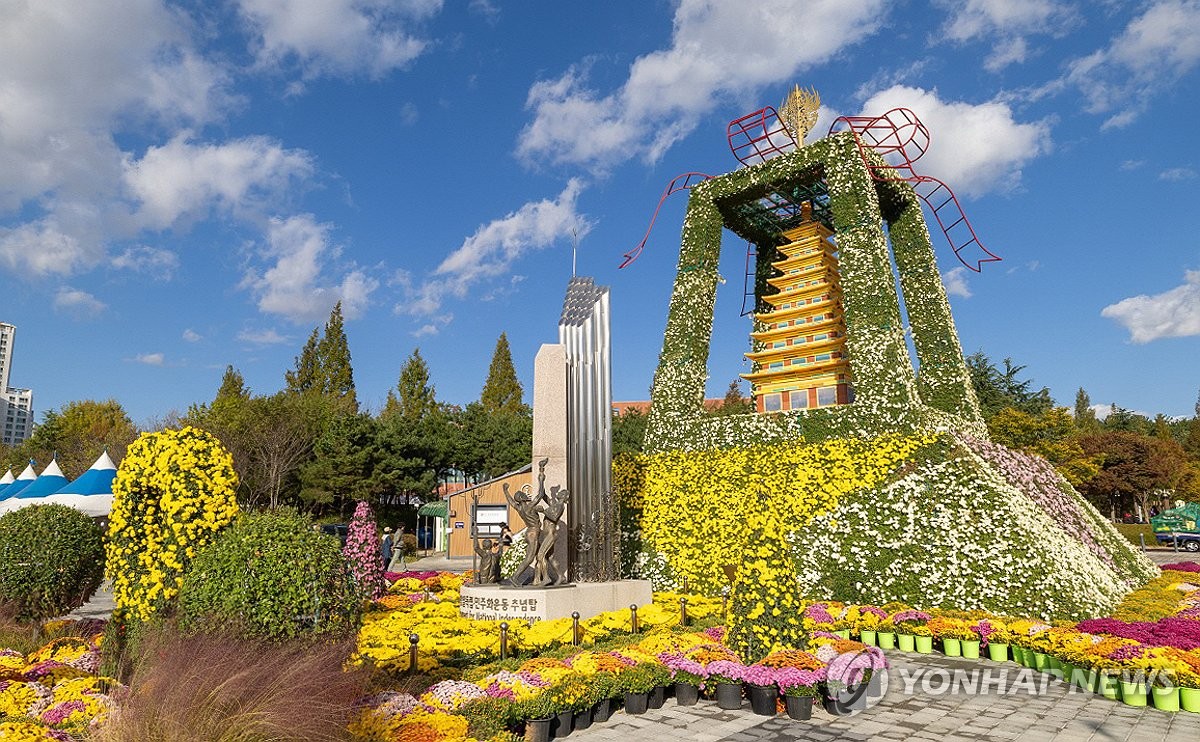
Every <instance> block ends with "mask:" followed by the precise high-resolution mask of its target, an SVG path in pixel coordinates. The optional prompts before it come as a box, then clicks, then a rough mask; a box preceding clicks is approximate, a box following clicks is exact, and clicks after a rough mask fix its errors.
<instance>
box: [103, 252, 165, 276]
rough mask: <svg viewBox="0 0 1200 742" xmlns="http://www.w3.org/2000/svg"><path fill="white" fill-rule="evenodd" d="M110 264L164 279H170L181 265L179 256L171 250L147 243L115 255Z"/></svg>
mask: <svg viewBox="0 0 1200 742" xmlns="http://www.w3.org/2000/svg"><path fill="white" fill-rule="evenodd" d="M109 265H111V266H112V267H114V268H119V269H122V270H131V271H134V272H135V273H145V274H147V275H151V276H154V277H155V278H158V279H160V280H163V281H167V280H170V278H171V276H173V275H174V274H175V270H176V269H177V268H178V267H179V256H178V255H176V254H175V253H173V252H171V251H170V250H163V249H160V248H157V247H149V246H147V245H138V246H137V247H129V248H126V249H125V250H124V251H122V252H121V254H120V255H116V256H114V257H113V258H112V259H111V260H110V261H109Z"/></svg>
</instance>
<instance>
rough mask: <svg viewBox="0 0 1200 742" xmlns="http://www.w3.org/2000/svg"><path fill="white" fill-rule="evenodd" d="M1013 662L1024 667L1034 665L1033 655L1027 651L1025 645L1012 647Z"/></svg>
mask: <svg viewBox="0 0 1200 742" xmlns="http://www.w3.org/2000/svg"><path fill="white" fill-rule="evenodd" d="M1012 653H1013V662H1016V663H1017V664H1018V665H1021V666H1022V667H1033V655H1031V654H1029V653H1028V652H1026V650H1025V647H1017V646H1014V647H1013V648H1012Z"/></svg>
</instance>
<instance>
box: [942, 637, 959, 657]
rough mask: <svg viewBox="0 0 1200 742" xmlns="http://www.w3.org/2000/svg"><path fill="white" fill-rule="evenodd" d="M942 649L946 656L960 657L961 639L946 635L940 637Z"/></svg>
mask: <svg viewBox="0 0 1200 742" xmlns="http://www.w3.org/2000/svg"><path fill="white" fill-rule="evenodd" d="M942 651H943V652H945V653H946V656H947V657H962V640H961V639H955V638H953V637H949V636H947V637H946V638H944V639H942Z"/></svg>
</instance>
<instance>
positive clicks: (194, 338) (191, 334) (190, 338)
mask: <svg viewBox="0 0 1200 742" xmlns="http://www.w3.org/2000/svg"><path fill="white" fill-rule="evenodd" d="M182 337H183V339H184V340H186V341H187V342H189V343H198V342H200V341H201V340H203V339H204V336H203V335H201V334H200V333H198V332H196V331H195V330H193V329H192V328H190V327H189V328H187V329H186V330H184V331H183V336H182Z"/></svg>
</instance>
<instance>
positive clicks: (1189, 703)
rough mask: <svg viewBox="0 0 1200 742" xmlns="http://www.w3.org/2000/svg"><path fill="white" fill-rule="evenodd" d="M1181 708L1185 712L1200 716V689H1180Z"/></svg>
mask: <svg viewBox="0 0 1200 742" xmlns="http://www.w3.org/2000/svg"><path fill="white" fill-rule="evenodd" d="M1179 706H1180V708H1182V709H1183V710H1184V711H1190V712H1192V713H1193V714H1200V688H1180V689H1179Z"/></svg>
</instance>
